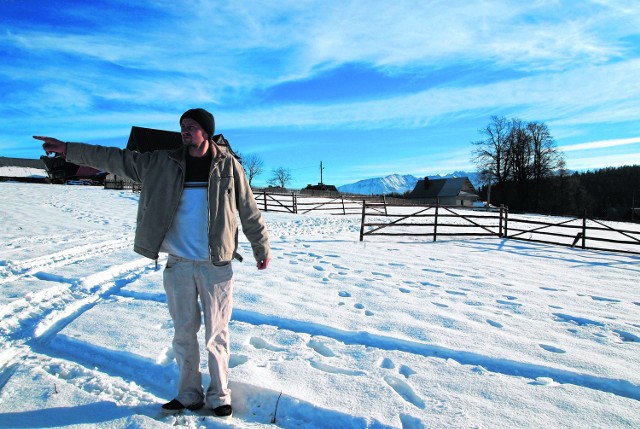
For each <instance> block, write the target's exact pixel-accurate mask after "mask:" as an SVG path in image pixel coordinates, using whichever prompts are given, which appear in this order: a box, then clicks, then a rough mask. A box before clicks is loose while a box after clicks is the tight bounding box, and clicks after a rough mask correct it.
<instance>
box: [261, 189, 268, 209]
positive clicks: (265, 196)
mask: <svg viewBox="0 0 640 429" xmlns="http://www.w3.org/2000/svg"><path fill="white" fill-rule="evenodd" d="M262 197H263V198H264V211H265V212H266V211H268V210H267V191H262Z"/></svg>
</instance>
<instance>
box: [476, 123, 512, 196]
mask: <svg viewBox="0 0 640 429" xmlns="http://www.w3.org/2000/svg"><path fill="white" fill-rule="evenodd" d="M509 132H510V126H509V121H507V119H506V118H504V117H498V116H492V117H491V122H490V123H489V125H487V126H486V127H485V128H483V129H482V130H480V133H481V134H483V135H484V140H480V141H477V142H474V143H473V145H475V146H476V148H475V149H474V150H473V152H472V156H473V158H472V161H473V162H474V163H475V164H476V166H477V167H478V170H479V171H481V172H482V175H483V176H486V177H483V179H484V180H486V181H488V180H493V179H495V180H496V181H497V182H498V184H503V183H505V182H506V181H507V180H508V179H509V176H510V175H511V160H510V158H511V153H510V147H509Z"/></svg>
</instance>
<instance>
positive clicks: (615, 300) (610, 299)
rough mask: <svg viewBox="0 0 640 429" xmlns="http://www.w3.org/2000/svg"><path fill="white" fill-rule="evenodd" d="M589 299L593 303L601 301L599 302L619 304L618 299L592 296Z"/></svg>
mask: <svg viewBox="0 0 640 429" xmlns="http://www.w3.org/2000/svg"><path fill="white" fill-rule="evenodd" d="M591 299H592V300H594V301H601V302H613V303H616V302H620V300H619V299H613V298H604V297H602V296H594V295H591Z"/></svg>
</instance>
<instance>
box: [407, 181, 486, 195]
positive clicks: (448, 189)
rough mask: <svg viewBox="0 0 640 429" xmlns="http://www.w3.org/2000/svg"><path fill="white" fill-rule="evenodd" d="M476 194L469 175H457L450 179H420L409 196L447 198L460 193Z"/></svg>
mask: <svg viewBox="0 0 640 429" xmlns="http://www.w3.org/2000/svg"><path fill="white" fill-rule="evenodd" d="M463 193H464V194H471V195H475V194H476V190H475V188H474V187H473V184H472V183H471V181H470V180H469V178H468V177H455V178H450V179H429V178H426V177H425V178H424V179H423V180H418V183H416V186H415V188H413V191H411V194H409V198H445V197H456V196H458V195H460V194H463Z"/></svg>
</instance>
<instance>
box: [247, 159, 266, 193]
mask: <svg viewBox="0 0 640 429" xmlns="http://www.w3.org/2000/svg"><path fill="white" fill-rule="evenodd" d="M242 166H243V167H244V171H245V173H247V178H248V179H249V186H251V183H252V182H253V179H254V178H255V177H256V176H258V175H260V174H262V171H263V169H264V161H263V160H262V158H260V157H259V156H258V155H255V154H250V155H247V156H245V157H244V158H243V159H242Z"/></svg>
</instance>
